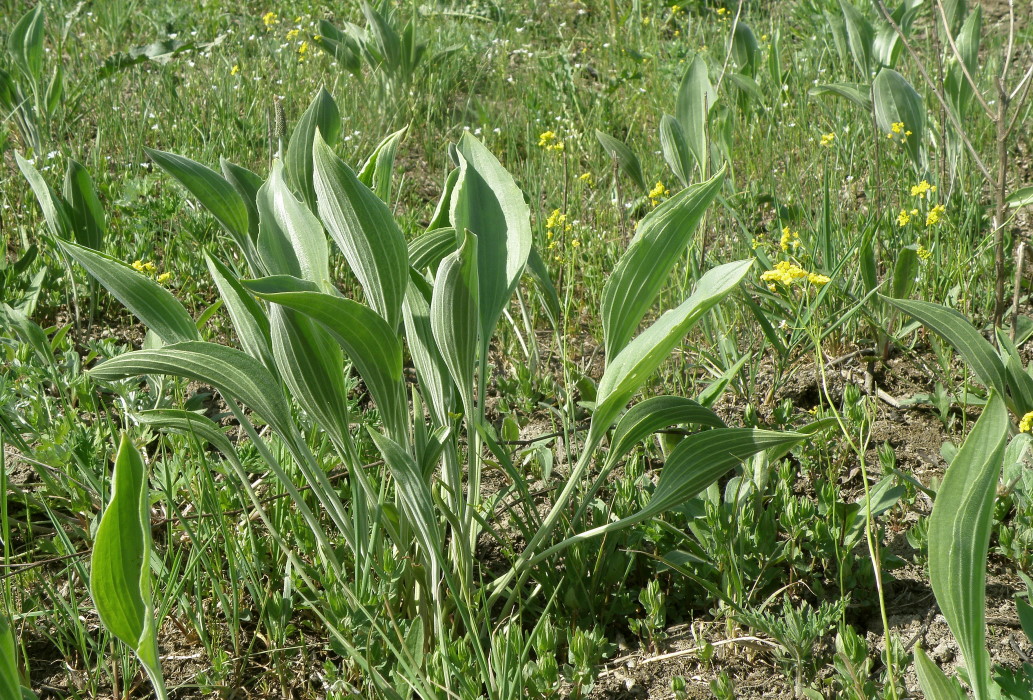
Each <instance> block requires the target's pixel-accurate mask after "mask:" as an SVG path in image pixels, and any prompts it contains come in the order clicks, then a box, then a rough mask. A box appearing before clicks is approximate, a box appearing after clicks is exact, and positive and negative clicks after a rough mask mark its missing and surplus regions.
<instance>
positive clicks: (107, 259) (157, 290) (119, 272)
mask: <svg viewBox="0 0 1033 700" xmlns="http://www.w3.org/2000/svg"><path fill="white" fill-rule="evenodd" d="M58 245H59V246H60V247H61V250H63V251H64V252H65V253H67V254H68V255H69V256H71V257H72V258H73V259H74V260H75V261H76V262H78V263H79V264H80V265H82V266H83V267H84V268H86V271H87V272H89V273H90V274H91V275H93V276H94V277H95V278H96V279H97V281H99V282H100V283H101V284H102V285H104V287H105V289H107V290H108V291H109V292H111V295H112V296H113V297H115V298H116V299H118V300H119V301H120V302H122V303H123V304H124V305H125V306H126V308H127V309H129V310H130V311H131V312H133V314H134V315H135V316H136V317H137V318H139V319H140V320H141V321H143V323H144V325H145V326H147V327H148V328H150V329H151V330H153V331H154V332H155V333H157V334H158V336H159V337H161V339H162V340H164V341H165V342H166V343H178V342H180V341H184V340H199V339H200V337H201V336H200V334H199V333H198V332H197V326H195V325H194V320H193V319H192V318H190V314H189V313H187V310H186V309H185V308H183V305H182V304H180V303H179V301H178V300H177V299H176V297H174V296H172V293H171V292H169V290H167V289H165V288H164V287H162V286H161V285H160V284H158V283H157V282H155V281H154V280H152V279H151V278H150V277H148V276H147V275H145V274H143V273H141V272H137V271H136V270H134V269H133V268H132V267H130V266H129V265H126V264H125V263H123V262H122V261H120V260H116V259H115V258H112V257H111V256H109V255H105V254H104V253H99V252H97V251H95V250H90V249H89V248H84V247H82V246H79V245H76V244H74V243H69V242H66V241H58Z"/></svg>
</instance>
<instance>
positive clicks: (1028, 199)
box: [1006, 187, 1033, 209]
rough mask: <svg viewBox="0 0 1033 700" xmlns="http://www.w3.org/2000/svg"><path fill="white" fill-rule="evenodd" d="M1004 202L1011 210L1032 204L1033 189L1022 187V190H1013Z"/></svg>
mask: <svg viewBox="0 0 1033 700" xmlns="http://www.w3.org/2000/svg"><path fill="white" fill-rule="evenodd" d="M1006 202H1007V204H1008V206H1009V207H1011V208H1012V209H1018V208H1019V207H1025V206H1028V205H1030V204H1033V187H1023V188H1022V189H1018V190H1015V191H1014V192H1012V193H1011V194H1010V195H1008V199H1007V200H1006Z"/></svg>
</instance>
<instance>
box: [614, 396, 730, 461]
mask: <svg viewBox="0 0 1033 700" xmlns="http://www.w3.org/2000/svg"><path fill="white" fill-rule="evenodd" d="M672 425H706V426H709V427H711V428H723V427H725V424H724V421H722V420H721V418H720V417H718V415H717V414H716V413H714V412H713V411H711V410H710V409H709V408H704V407H703V406H701V405H700V404H699V403H697V402H695V401H693V400H692V399H686V398H684V397H681V396H655V397H653V398H651V399H646V400H645V401H641V402H639V403H637V404H635V405H634V406H632V407H631V408H629V409H628V412H627V413H625V414H624V415H623V416H621V419H620V420H619V421H618V422H617V427H616V428H615V429H614V431H613V436H612V437H611V438H610V451H609V453H608V454H607V455H606V463H607V465H611V464H614V463H615V462H616V461H617V460H619V459H621V458H622V457H624V455H626V454H627V453H628V452H630V451H631V450H632V448H634V447H635V445H637V444H638V443H640V442H641V441H642V440H645V439H646V438H647V437H649V436H650V435H652V434H653V433H655V432H656V431H657V430H660V429H661V428H666V427H669V426H672Z"/></svg>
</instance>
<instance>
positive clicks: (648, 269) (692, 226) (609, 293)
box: [601, 170, 725, 362]
mask: <svg viewBox="0 0 1033 700" xmlns="http://www.w3.org/2000/svg"><path fill="white" fill-rule="evenodd" d="M724 177H725V173H724V170H722V171H721V172H719V173H718V174H717V175H715V176H714V177H712V178H711V179H710V180H707V181H706V182H703V183H700V184H698V185H694V186H693V187H690V188H688V189H686V190H683V191H682V192H679V193H678V194H676V195H675V196H674V197H671V198H670V199H668V200H667V201H666V202H664V203H663V204H661V205H660V206H658V207H657V208H656V209H654V210H653V211H651V212H649V214H647V215H646V217H645V218H644V219H642V221H641V222H639V225H638V229H637V230H636V232H635V236H634V238H632V240H631V245H630V246H628V249H627V251H626V252H625V253H624V255H622V256H621V259H620V260H619V261H618V262H617V266H616V268H615V269H614V271H613V272H612V273H611V274H610V277H609V279H607V280H606V284H605V285H604V287H603V299H602V314H601V315H602V323H603V339H604V341H605V349H606V360H607V362H609V361H611V360H612V359H613V358H615V357H616V356H617V355H618V353H620V351H621V350H623V349H624V348H625V346H627V344H628V341H630V340H631V338H632V336H633V335H634V334H635V330H636V329H637V328H638V326H639V323H641V322H642V318H643V317H644V316H645V314H646V312H647V311H649V308H650V307H651V306H652V305H653V302H654V301H655V300H656V296H657V294H659V293H660V288H661V287H662V286H663V284H664V282H666V281H667V276H668V275H669V274H670V272H671V269H672V268H673V267H674V265H675V263H677V262H678V260H680V259H681V258H682V256H683V255H684V254H685V249H686V248H687V247H688V245H689V243H690V242H691V241H692V239H693V236H695V234H696V227H697V226H698V225H699V222H700V220H701V219H702V218H703V215H704V214H705V213H706V210H707V207H709V206H710V203H711V202H712V201H714V197H715V196H717V193H718V192H719V191H720V189H721V185H722V184H723V183H724Z"/></svg>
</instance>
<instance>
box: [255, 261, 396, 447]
mask: <svg viewBox="0 0 1033 700" xmlns="http://www.w3.org/2000/svg"><path fill="white" fill-rule="evenodd" d="M245 286H246V287H247V288H248V289H249V290H251V292H252V293H254V294H255V295H257V296H258V297H260V298H262V299H265V300H266V301H270V302H273V303H274V304H280V305H281V306H285V307H287V308H288V309H293V310H295V311H298V312H301V313H303V314H305V315H306V316H308V317H309V318H311V319H312V320H313V321H316V322H318V323H319V324H321V326H322V327H323V328H324V329H326V330H327V331H328V332H329V334H330V336H331V337H333V339H334V340H336V341H337V343H338V344H339V345H340V346H341V347H342V348H343V349H344V352H345V354H346V355H348V358H349V359H351V361H352V363H353V364H354V365H355V368H356V369H357V370H358V372H359V374H360V375H361V376H362V379H363V380H364V381H365V382H366V386H367V387H368V388H369V392H370V394H371V395H372V396H373V399H374V400H375V401H376V402H377V408H378V409H379V410H380V413H381V415H382V416H383V419H384V424H385V425H386V426H387V427H388V430H389V431H390V432H391V434H392V435H398V431H400V430H403V429H404V428H403V426H404V425H405V422H406V419H405V415H406V409H407V406H406V399H405V393H404V389H405V383H404V381H403V378H402V343H401V339H400V338H399V337H398V335H397V333H396V331H395V329H394V327H393V326H388V325H387V323H386V322H385V321H384V320H383V319H382V318H381V317H380V316H378V315H377V314H376V313H375V312H374V311H373V310H372V309H370V308H369V307H368V306H364V305H363V304H360V303H358V302H357V301H354V300H352V299H345V298H344V297H339V296H334V295H332V294H324V293H321V292H316V291H313V290H312V288H311V287H309V286H307V283H305V282H303V281H302V280H298V279H295V278H290V277H285V276H279V277H268V278H265V279H260V280H252V281H249V282H246V283H245ZM281 371H282V369H281ZM341 371H342V370H341V369H340V368H339V369H338V370H337V373H338V374H340V373H341ZM313 379H315V380H318V377H314V378H313Z"/></svg>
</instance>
